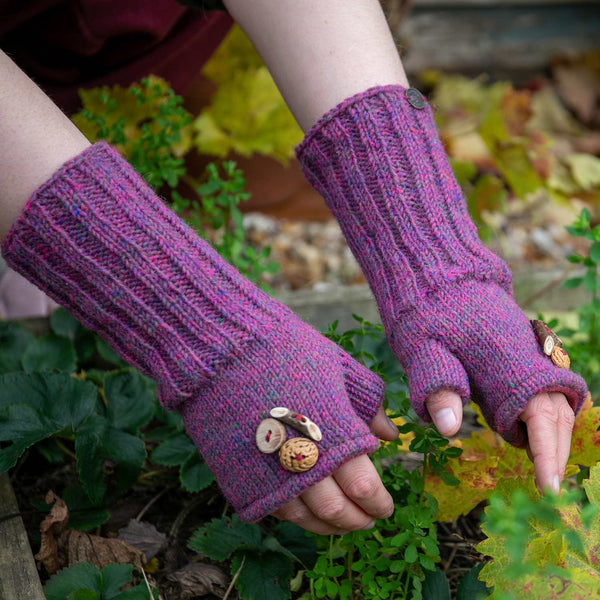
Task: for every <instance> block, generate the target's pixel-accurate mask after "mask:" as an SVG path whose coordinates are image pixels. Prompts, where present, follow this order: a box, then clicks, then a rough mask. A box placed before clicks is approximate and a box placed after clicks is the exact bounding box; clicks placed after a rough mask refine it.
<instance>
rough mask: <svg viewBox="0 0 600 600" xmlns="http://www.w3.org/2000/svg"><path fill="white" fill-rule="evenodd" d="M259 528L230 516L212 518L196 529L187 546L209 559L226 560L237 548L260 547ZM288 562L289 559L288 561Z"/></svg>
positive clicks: (235, 516)
mask: <svg viewBox="0 0 600 600" xmlns="http://www.w3.org/2000/svg"><path fill="white" fill-rule="evenodd" d="M260 540H261V535H260V528H259V527H258V525H255V524H254V523H243V522H242V521H240V519H239V518H238V517H237V515H234V516H233V517H232V518H229V517H224V518H222V519H213V520H212V521H211V522H210V523H208V525H205V526H204V527H201V528H200V529H198V530H197V531H196V532H195V533H194V535H192V537H191V538H190V540H189V541H188V548H190V549H191V550H194V552H199V553H200V554H204V555H206V556H207V557H208V558H210V559H211V560H218V561H221V560H227V559H228V558H229V557H230V556H231V554H232V553H233V552H234V551H235V550H237V549H239V548H254V549H257V550H258V549H259V548H260ZM288 562H289V561H288Z"/></svg>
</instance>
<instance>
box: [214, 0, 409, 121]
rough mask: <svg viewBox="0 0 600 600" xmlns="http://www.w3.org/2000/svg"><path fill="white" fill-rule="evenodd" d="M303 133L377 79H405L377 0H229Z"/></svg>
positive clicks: (383, 82)
mask: <svg viewBox="0 0 600 600" xmlns="http://www.w3.org/2000/svg"><path fill="white" fill-rule="evenodd" d="M225 4H226V6H227V9H228V10H229V12H230V13H231V15H232V16H233V18H234V19H235V20H236V21H237V23H238V24H239V25H240V26H241V27H242V29H244V31H245V32H246V34H247V35H248V37H249V38H250V40H251V41H252V43H253V44H254V46H255V47H256V49H257V50H258V52H259V53H260V54H261V56H262V58H263V60H264V61H265V63H266V65H267V67H268V68H269V71H270V72H271V74H272V75H273V78H274V79H275V82H276V83H277V86H278V87H279V90H280V91H281V93H282V95H283V97H284V98H285V101H286V103H287V105H288V106H289V107H290V110H291V111H292V113H293V114H294V116H295V117H296V120H297V121H298V123H299V124H300V126H301V127H302V129H303V130H304V131H306V130H308V129H309V128H310V127H311V126H312V125H313V124H314V123H315V122H316V120H317V119H318V118H319V117H320V116H321V115H323V114H324V113H325V112H327V111H328V110H329V109H331V108H333V107H334V106H336V105H337V104H339V103H340V102H341V101H342V100H344V99H345V98H348V97H350V96H353V95H354V94H357V93H359V92H362V91H364V90H366V89H368V88H370V87H373V86H376V85H387V84H400V85H403V86H405V87H406V86H407V85H408V82H407V79H406V75H405V73H404V69H403V68H402V63H401V61H400V57H399V55H398V51H397V49H396V47H395V44H394V41H393V39H392V35H391V33H390V30H389V28H388V25H387V22H386V20H385V16H384V14H383V11H382V10H381V7H380V5H379V2H378V1H377V0H353V1H352V2H347V0H327V1H326V2H324V1H323V0H303V1H302V2H297V1H295V0H278V1H277V2H273V1H272V0H225Z"/></svg>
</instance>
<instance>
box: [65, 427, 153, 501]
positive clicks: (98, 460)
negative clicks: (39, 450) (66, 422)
mask: <svg viewBox="0 0 600 600" xmlns="http://www.w3.org/2000/svg"><path fill="white" fill-rule="evenodd" d="M75 453H76V455H77V471H78V472H79V479H80V481H81V485H82V487H83V489H84V490H85V491H86V493H87V494H88V496H89V497H90V500H91V501H92V502H93V503H94V504H99V503H100V502H101V501H102V498H103V497H104V494H105V492H106V483H105V482H104V478H103V472H102V468H103V464H104V461H106V460H107V459H108V460H110V461H112V462H114V463H115V477H116V480H117V485H118V486H119V487H120V488H121V489H122V490H124V489H127V487H128V486H129V485H131V483H133V481H135V479H136V478H137V476H138V475H139V472H140V470H141V468H142V465H143V463H144V459H145V457H146V448H145V446H144V442H143V440H142V439H141V438H139V437H137V436H135V435H131V434H129V433H127V432H125V431H121V430H120V429H116V428H115V427H113V426H112V425H111V423H110V421H108V419H106V418H104V417H101V416H100V415H93V416H92V417H90V418H89V419H88V420H87V421H86V422H85V424H84V425H83V426H82V427H81V428H80V429H79V431H77V434H76V436H75Z"/></svg>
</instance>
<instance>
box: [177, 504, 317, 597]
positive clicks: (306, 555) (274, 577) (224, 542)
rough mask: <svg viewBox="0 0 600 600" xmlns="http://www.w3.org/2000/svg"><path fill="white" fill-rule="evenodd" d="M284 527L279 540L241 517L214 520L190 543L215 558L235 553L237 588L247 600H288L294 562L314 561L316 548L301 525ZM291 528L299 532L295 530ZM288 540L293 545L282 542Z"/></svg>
mask: <svg viewBox="0 0 600 600" xmlns="http://www.w3.org/2000/svg"><path fill="white" fill-rule="evenodd" d="M282 526H283V527H284V533H283V536H282V537H279V539H278V537H275V536H274V535H267V536H263V534H262V533H261V530H260V528H259V526H258V525H255V524H248V523H242V521H240V520H239V518H238V517H237V516H234V517H232V518H228V517H225V518H222V519H213V520H212V521H211V522H210V523H208V524H207V525H205V526H204V527H202V528H200V529H198V530H197V531H196V532H195V533H194V535H193V536H192V537H191V538H190V540H189V542H188V546H189V547H190V548H191V549H192V550H194V551H196V552H199V553H201V554H203V555H205V556H207V557H208V558H210V559H212V560H221V561H222V560H226V559H228V558H229V557H230V556H232V555H233V560H232V563H231V573H232V575H233V576H235V575H237V579H236V587H237V589H238V591H239V592H240V596H241V597H242V598H243V599H244V600H262V598H272V599H273V600H286V599H287V598H290V580H291V578H292V574H293V567H294V563H298V564H300V565H302V566H306V565H307V564H311V563H313V562H314V555H315V554H316V548H315V546H314V542H313V541H312V540H311V538H309V537H307V536H306V535H305V534H304V532H302V530H300V528H299V527H296V526H292V525H291V523H288V524H284V523H282V524H280V525H279V526H278V527H280V528H281V527H282ZM290 526H291V527H290ZM291 529H292V530H293V529H296V530H298V531H297V532H294V533H292V531H290V530H291ZM274 533H277V527H276V528H275V532H274ZM285 539H287V540H289V541H291V542H292V543H291V544H290V546H289V547H286V546H285V545H283V544H282V541H283V540H285ZM301 557H302V558H301Z"/></svg>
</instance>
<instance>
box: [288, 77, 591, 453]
mask: <svg viewBox="0 0 600 600" xmlns="http://www.w3.org/2000/svg"><path fill="white" fill-rule="evenodd" d="M412 93H413V94H414V93H415V91H414V90H413V92H412ZM409 96H410V95H409V94H407V90H405V89H404V88H402V87H401V86H385V87H376V88H373V89H370V90H367V91H366V92H363V93H361V94H358V95H356V96H354V97H352V98H349V99H347V100H345V101H344V102H342V103H341V104H340V105H338V106H337V107H335V108H334V109H333V110H331V111H330V112H329V113H327V114H326V115H325V116H323V117H322V118H321V119H320V120H319V121H318V122H317V123H316V124H315V126H314V127H313V128H312V129H311V131H310V132H309V133H308V134H307V136H306V138H305V140H304V141H303V142H302V143H301V144H300V146H299V147H298V148H297V156H298V159H299V160H300V162H301V163H302V166H303V169H304V173H305V175H306V176H307V178H308V179H309V181H310V182H311V183H312V185H313V186H314V187H315V189H316V190H317V191H318V192H320V193H321V194H322V196H323V197H324V198H325V200H326V202H327V204H328V206H329V208H330V209H331V211H332V213H333V214H334V215H335V217H336V218H337V220H338V222H339V223H340V226H341V228H342V230H343V232H344V234H345V236H346V239H347V241H348V244H349V246H350V248H351V249H352V252H353V253H354V255H355V256H356V258H357V260H358V261H359V263H360V265H361V267H362V269H363V271H364V273H365V275H366V277H367V279H368V281H369V284H370V286H371V289H372V290H373V293H374V294H375V297H376V299H377V303H378V306H379V310H380V313H381V316H382V320H383V322H384V326H385V329H386V332H387V335H388V340H389V343H390V345H391V347H392V349H393V351H394V352H395V354H396V356H397V357H398V359H399V361H400V363H401V364H402V366H403V367H404V369H405V370H406V372H407V374H408V378H409V387H410V395H411V401H412V404H413V406H414V407H415V410H416V411H417V412H418V414H419V415H421V417H423V418H424V419H427V420H430V419H431V416H430V415H429V414H428V413H427V409H426V407H425V400H426V398H427V397H428V396H429V395H430V394H431V393H432V392H434V391H436V390H438V389H440V388H450V389H453V390H455V391H456V392H457V393H458V394H460V396H461V397H462V399H463V402H467V401H468V400H469V398H470V397H471V395H472V396H473V398H474V399H475V400H476V401H477V402H478V403H479V405H480V406H481V408H482V411H483V413H484V415H485V417H486V419H487V421H488V422H489V424H490V425H491V426H492V427H493V428H494V429H495V430H496V431H498V432H499V433H501V434H502V435H503V436H504V437H505V438H506V439H507V440H508V441H509V442H511V443H512V444H515V445H517V446H522V445H524V444H525V442H526V433H525V428H524V426H523V424H522V423H520V422H519V420H518V418H519V414H520V413H521V412H522V411H523V409H524V407H525V405H526V403H527V402H528V400H529V399H530V398H531V397H532V396H534V395H535V394H537V393H539V392H542V391H557V392H563V393H564V394H565V395H566V396H567V398H568V400H569V403H570V404H571V407H572V408H573V409H574V410H575V411H577V410H579V408H580V407H581V404H582V403H583V401H584V399H585V396H586V393H587V389H586V385H585V382H584V381H583V379H582V378H581V377H579V376H578V375H576V374H575V373H573V372H571V371H568V370H565V369H559V368H557V367H555V366H554V365H553V364H552V362H551V361H550V360H549V359H548V358H547V357H546V356H544V355H543V353H542V351H541V350H540V348H539V345H538V343H537V341H536V339H535V337H534V334H533V331H532V329H531V327H530V325H529V322H528V320H527V318H526V317H525V315H524V314H523V313H522V311H521V310H520V309H519V308H518V306H517V305H516V304H515V302H514V300H513V298H512V290H511V274H510V272H509V270H508V267H507V266H506V264H505V263H504V262H503V261H502V260H500V258H498V257H497V256H495V255H494V254H493V253H492V252H490V251H489V250H488V249H486V248H485V246H484V245H483V244H482V243H481V241H480V240H479V237H478V235H477V230H476V227H475V225H474V224H473V222H472V221H471V219H470V217H469V214H468V211H467V207H466V203H465V200H464V198H463V195H462V191H461V189H460V187H459V185H458V184H457V182H456V180H455V178H454V175H453V173H452V169H451V167H450V165H449V163H448V159H447V157H446V153H445V151H444V148H443V146H442V143H441V141H440V139H439V136H438V134H437V130H436V127H435V122H434V119H433V114H432V112H431V109H430V107H429V105H428V104H427V103H426V101H425V99H424V98H423V101H422V102H417V103H416V104H417V105H418V106H415V105H414V104H415V103H414V102H412V103H411V101H410V97H409ZM416 96H417V97H418V93H416Z"/></svg>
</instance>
